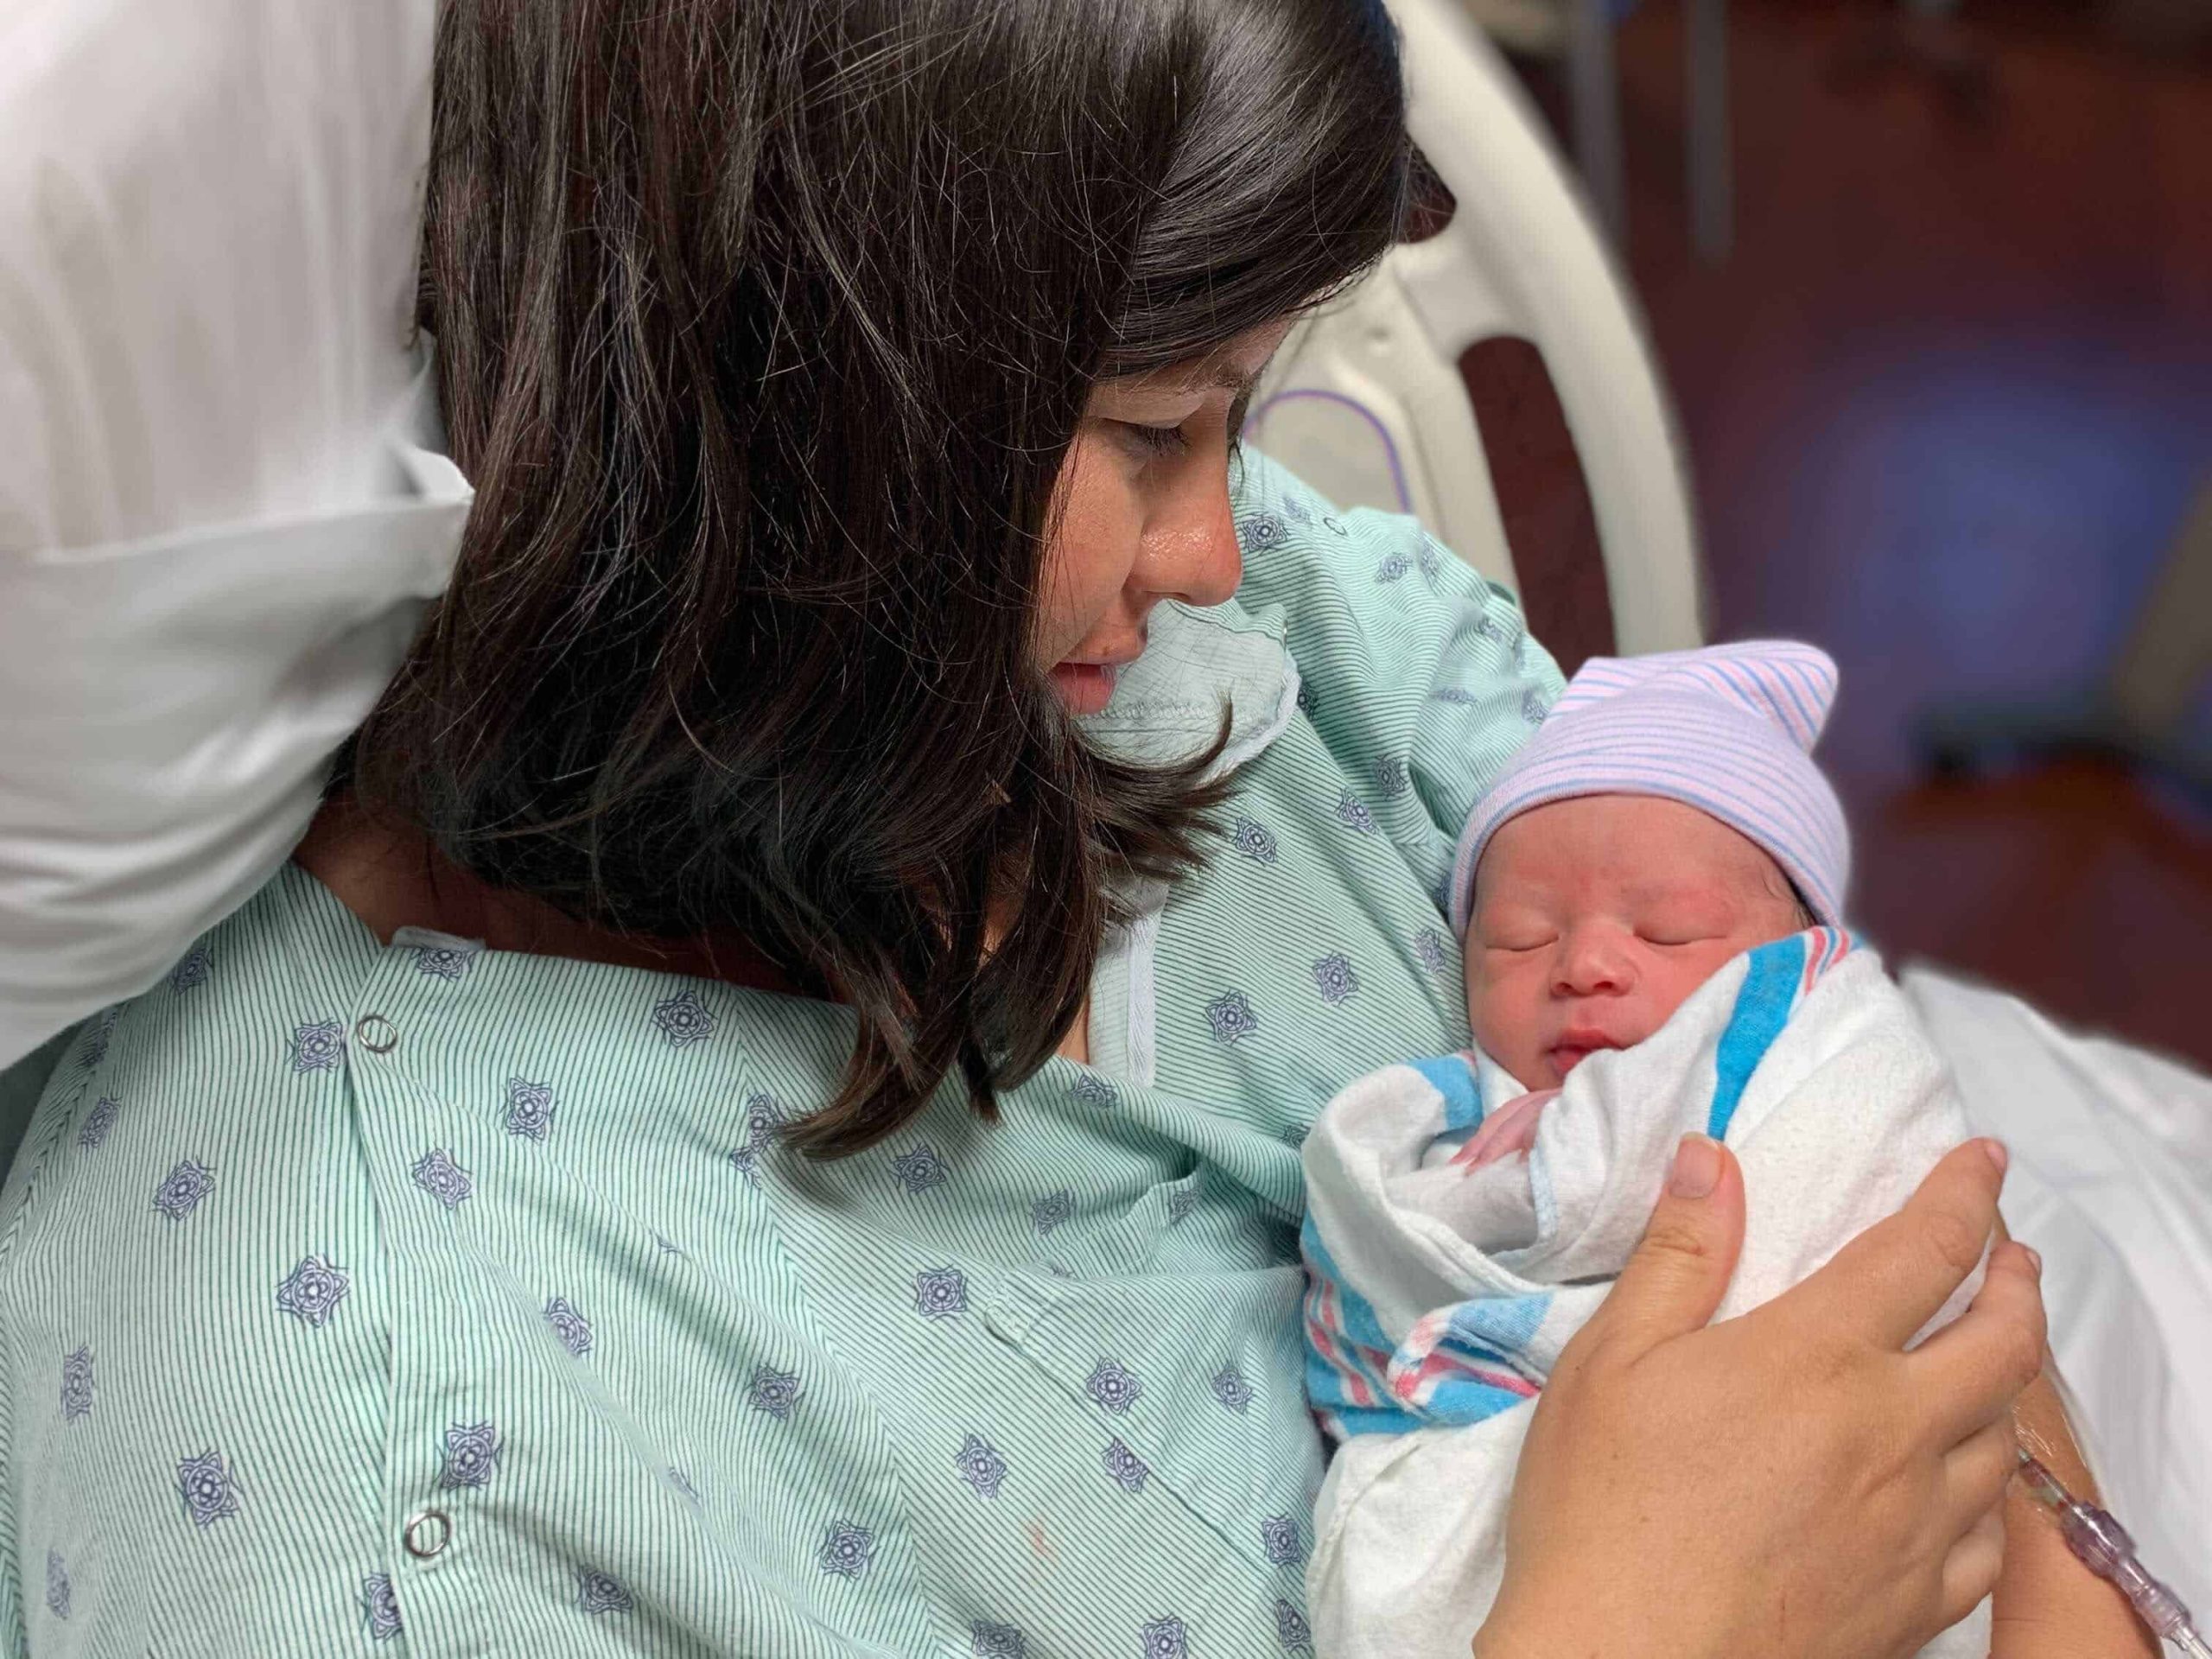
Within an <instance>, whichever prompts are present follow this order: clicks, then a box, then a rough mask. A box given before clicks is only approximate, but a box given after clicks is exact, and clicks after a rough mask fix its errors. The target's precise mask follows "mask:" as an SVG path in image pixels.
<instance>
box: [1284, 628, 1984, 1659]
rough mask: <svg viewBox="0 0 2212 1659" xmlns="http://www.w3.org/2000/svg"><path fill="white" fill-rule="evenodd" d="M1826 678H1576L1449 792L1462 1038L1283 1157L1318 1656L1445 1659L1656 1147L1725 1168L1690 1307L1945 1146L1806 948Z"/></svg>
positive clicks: (1792, 1278) (1671, 667) (1885, 1039)
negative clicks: (1463, 806)
mask: <svg viewBox="0 0 2212 1659" xmlns="http://www.w3.org/2000/svg"><path fill="white" fill-rule="evenodd" d="M1835 681H1836V676H1835V667H1834V664H1833V663H1832V662H1830V661H1829V660H1828V658H1827V656H1826V655H1824V654H1823V653H1822V652H1819V651H1816V650H1814V649H1813V648H1812V647H1810V646H1806V645H1788V644H1773V643H1763V644H1754V645H1732V646H1721V647H1714V648H1712V649H1708V650H1705V651H1698V652H1675V653H1670V654H1668V655H1664V656H1657V657H1649V658H1636V659H1620V660H1612V659H1604V658H1600V659H1597V660H1594V661H1592V662H1591V663H1590V664H1586V666H1585V667H1584V668H1583V670H1582V671H1580V673H1578V674H1577V675H1576V676H1575V677H1574V679H1573V682H1572V683H1570V684H1569V686H1568V687H1567V692H1566V694H1565V696H1562V697H1561V698H1560V702H1559V703H1558V705H1557V706H1556V707H1555V708H1554V709H1553V711H1552V713H1551V715H1550V716H1549V718H1548V719H1547V721H1545V723H1544V725H1543V727H1542V728H1541V730H1540V731H1539V732H1538V734H1536V736H1535V738H1533V739H1532V740H1531V741H1530V742H1529V745H1528V747H1526V748H1524V749H1523V750H1522V753H1520V754H1519V755H1518V756H1516V759H1515V760H1514V761H1513V762H1512V764H1511V765H1510V766H1509V768H1508V769H1507V771H1506V772H1505V773H1504V775H1503V776H1502V777H1501V778H1500V779H1499V780H1498V781H1497V784H1496V785H1494V786H1493V787H1492V788H1491V791H1490V792H1489V793H1488V794H1487V795H1486V796H1485V797H1484V798H1483V799H1482V801H1480V802H1479V803H1478V804H1477V806H1476V809H1475V811H1474V813H1473V816H1472V817H1471V820H1470V821H1469V823H1468V824H1467V827H1466V830H1465V834H1464V835H1463V836H1462V837H1461V839H1460V844H1459V858H1458V861H1457V864H1456V867H1455V869H1454V872H1453V875H1452V887H1451V891H1450V894H1449V898H1450V905H1451V914H1452V925H1453V927H1454V929H1455V931H1459V933H1460V934H1461V937H1462V938H1463V941H1464V944H1465V956H1466V972H1467V1011H1468V1020H1469V1024H1470V1026H1471V1028H1472V1030H1473V1032H1474V1035H1475V1039H1476V1044H1477V1046H1476V1047H1475V1049H1473V1050H1472V1051H1471V1052H1468V1053H1465V1054H1459V1055H1448V1056H1445V1057H1442V1058H1436V1059H1423V1060H1415V1061H1413V1062H1411V1063H1409V1064H1408V1065H1396V1066H1390V1067H1387V1068H1385V1069H1384V1070H1383V1071H1379V1072H1376V1073H1373V1074H1371V1075H1370V1076H1369V1077H1363V1078H1362V1079H1360V1080H1359V1081H1358V1082H1357V1083H1355V1084H1352V1085H1351V1087H1350V1088H1348V1089H1346V1090H1344V1092H1343V1093H1342V1094H1340V1095H1338V1096H1337V1097H1336V1099H1334V1100H1333V1101H1332V1102H1331V1103H1330V1104H1329V1105H1328V1107H1327V1108H1326V1109H1325V1110H1324V1111H1323V1113H1322V1115H1321V1117H1320V1119H1319V1122H1317V1123H1316V1125H1315V1127H1314V1129H1313V1134H1312V1135H1311V1136H1310V1137H1309V1138H1308V1140H1307V1142H1306V1154H1305V1155H1306V1174H1307V1182H1308V1213H1307V1221H1306V1230H1305V1235H1304V1242H1305V1247H1306V1265H1307V1268H1308V1273H1309V1287H1308V1291H1307V1296H1306V1336H1307V1344H1308V1359H1309V1363H1308V1365H1307V1368H1306V1370H1307V1382H1308V1387H1309V1390H1310V1393H1311V1395H1312V1398H1313V1406H1314V1408H1315V1409H1316V1411H1317V1412H1318V1413H1319V1415H1320V1417H1321V1420H1322V1422H1323V1424H1324V1426H1325V1427H1326V1428H1327V1429H1328V1431H1329V1432H1330V1433H1331V1435H1332V1438H1334V1439H1337V1440H1340V1441H1341V1442H1342V1444H1341V1445H1340V1446H1339V1447H1338V1451H1337V1452H1336V1455H1335V1457H1334V1459H1333V1460H1332V1464H1331V1466H1330V1470H1329V1475H1328V1478H1327V1481H1326V1482H1325V1484H1324V1486H1323V1488H1322V1491H1321V1495H1320V1497H1319V1503H1318V1505H1317V1513H1316V1517H1315V1535H1316V1536H1315V1548H1314V1551H1313V1558H1312V1560H1311V1564H1310V1566H1309V1569H1308V1585H1307V1589H1308V1593H1309V1597H1310V1599H1311V1601H1312V1605H1313V1624H1314V1635H1315V1638H1316V1643H1317V1649H1318V1650H1319V1651H1320V1652H1322V1653H1325V1654H1329V1655H1332V1656H1335V1655H1344V1656H1351V1655H1361V1654H1376V1655H1383V1654H1389V1655H1408V1654H1430V1653H1435V1654H1446V1653H1465V1652H1466V1651H1467V1650H1468V1648H1469V1644H1470V1643H1471V1639H1472V1637H1473V1633H1474V1631H1475V1629H1476V1627H1477V1626H1478V1624H1480V1623H1481V1622H1482V1619H1483V1618H1484V1615H1485V1614H1486V1613H1487V1611H1489V1608H1490V1605H1491V1599H1493V1597H1494V1596H1495V1594H1496V1592H1497V1584H1498V1580H1499V1577H1500V1573H1501V1570H1502V1566H1503V1548H1504V1527H1505V1515H1506V1507H1507V1502H1508V1499H1509V1497H1510V1493H1511V1490H1512V1482H1513V1470H1514V1464H1515V1460H1516V1458H1517V1456H1518V1453H1519V1449H1520V1444H1521V1438H1522V1435H1523V1434H1524V1433H1526V1431H1527V1427H1528V1422H1529V1408H1530V1407H1531V1405H1532V1403H1533V1400H1534V1396H1535V1395H1536V1393H1537V1392H1538V1390H1539V1389H1541V1386H1542V1384H1543V1383H1544V1380H1545V1378H1546V1377H1547V1376H1548V1375H1549V1372H1550V1369H1551V1366H1552V1363H1553V1362H1554V1360H1555V1359H1556V1358H1557V1357H1558V1354H1559V1351H1560V1348H1561V1347H1562V1346H1563V1345H1564V1344H1565V1343H1566V1341H1567V1338H1569V1337H1571V1336H1572V1335H1573V1333H1574V1332H1575V1331H1576V1330H1577V1329H1579V1328H1580V1325H1581V1324H1582V1323H1583V1321H1584V1320H1585V1319H1587V1318H1588V1317H1589V1315H1590V1313H1592V1311H1594V1310H1595V1308H1596V1306H1598V1303H1599V1301H1600V1300H1603V1298H1604V1296H1605V1291H1606V1289H1607V1287H1608V1286H1609V1285H1610V1283H1611V1280H1612V1278H1613V1277H1614V1276H1615V1275H1617V1274H1618V1273H1619V1272H1620V1270H1621V1268H1622V1267H1623V1266H1624V1264H1625V1262H1626V1261H1627V1259H1628V1256H1629V1255H1630V1251H1631V1250H1632V1249H1634V1248H1635V1245H1636V1243H1637V1239H1638V1238H1639V1236H1641V1234H1642V1231H1643V1224H1644V1222H1645V1220H1646V1219H1647V1218H1648V1217H1649V1214H1650V1210H1651V1205H1652V1203H1653V1200H1654V1199H1655V1198H1656V1196H1657V1192H1658V1189H1659V1185H1660V1183H1661V1181H1662V1179H1663V1176H1664V1173H1665V1170H1666V1168H1667V1166H1668V1164H1669V1160H1670V1159H1671V1157H1672V1154H1673V1152H1674V1148H1675V1143H1676V1141H1678V1140H1679V1139H1680V1138H1681V1135H1683V1134H1685V1133H1688V1132H1690V1131H1697V1132H1700V1133H1705V1134H1709V1135H1713V1136H1715V1137H1717V1138H1719V1139H1723V1140H1725V1141H1727V1142H1728V1144H1729V1145H1730V1146H1731V1147H1733V1148H1734V1149H1735V1151H1736V1154H1737V1156H1738V1159H1739V1160H1741V1162H1742V1165H1743V1167H1744V1175H1745V1188H1746V1190H1747V1194H1748V1201H1749V1221H1748V1226H1747V1230H1746V1235H1745V1245H1744V1252H1743V1257H1742V1260H1741V1262H1740V1264H1739V1266H1738V1268H1737V1271H1736V1275H1735V1278H1734V1279H1733V1281H1732V1282H1731V1285H1730V1287H1729V1291H1728V1294H1727V1297H1726V1300H1724V1301H1723V1303H1722V1304H1721V1306H1720V1310H1719V1313H1718V1314H1717V1315H1716V1316H1715V1317H1716V1318H1719V1319H1726V1318H1728V1317H1729V1316H1731V1315H1732V1314H1735V1313H1741V1312H1743V1311H1744V1310H1745V1309H1746V1308H1748V1307H1751V1306H1755V1305H1757V1304H1758V1303H1759V1302H1762V1301H1764V1300H1767V1299H1768V1298H1770V1297H1771V1296H1774V1295H1776V1294H1778V1293H1779V1292H1781V1291H1782V1290H1783V1289H1785V1288H1786V1287H1789V1285H1791V1284H1793V1283H1795V1282H1796V1281H1798V1280H1800V1279H1802V1278H1803V1277H1804V1276H1805V1275H1806V1274H1808V1273H1810V1272H1812V1271H1813V1270H1814V1269H1815V1268H1817V1267H1819V1266H1820V1265H1821V1263H1822V1262H1825V1261H1826V1260H1827V1258H1828V1256H1830V1255H1833V1254H1834V1252H1835V1251H1836V1250H1837V1249H1840V1247H1841V1246H1842V1245H1843V1244H1844V1243H1846V1242H1847V1241H1848V1240H1849V1239H1850V1238H1851V1237H1852V1236H1853V1235H1854V1234H1856V1233H1857V1232H1859V1230H1861V1229H1863V1228H1865V1227H1866V1226H1868V1225H1870V1224H1872V1223H1873V1222H1875V1221H1877V1220H1878V1219H1879V1218H1880V1217H1883V1216H1885V1215H1887V1214H1889V1213H1891V1211H1894V1210H1896V1209H1897V1206H1898V1205H1901V1204H1902V1203H1903V1202H1904V1199H1905V1198H1906V1197H1907V1196H1909V1195H1910V1192H1912V1190H1913V1189H1914V1187H1915V1186H1916V1185H1918V1183H1919V1181H1920V1179H1921V1178H1922V1176H1923V1175H1924V1174H1925V1173H1927V1172H1928V1170H1929V1168H1931V1167H1932V1166H1934V1165H1935V1163H1936V1160H1938V1159H1939V1158H1941V1157H1942V1154H1944V1153H1945V1152H1946V1151H1948V1149H1949V1148H1950V1147H1953V1146H1955V1145H1956V1144H1957V1143H1958V1142H1960V1141H1963V1140H1965V1139H1966V1138H1967V1135H1968V1134H1969V1130H1968V1128H1967V1123H1966V1120H1965V1116H1964V1114H1963V1112H1962V1110H1961V1108H1960V1106H1959V1103H1958V1101H1957V1097H1956V1096H1955V1092H1954V1091H1953V1090H1952V1089H1951V1087H1950V1085H1949V1084H1948V1079H1947V1077H1945V1074H1944V1072H1943V1069H1942V1064H1941V1062H1940V1061H1939V1060H1938V1058H1936V1054H1935V1052H1934V1051H1933V1049H1932V1048H1930V1046H1929V1044H1928V1042H1927V1040H1926V1039H1925V1038H1924V1037H1923V1035H1922V1033H1921V1032H1920V1030H1919V1028H1918V1027H1917V1025H1916V1022H1915V1020H1914V1018H1913V1016H1912V1014H1911V1013H1910V1008H1909V1007H1908V1006H1907V1005H1906V1003H1905V1002H1904V998H1903V996H1902V995H1901V994H1900V993H1899V992H1898V991H1897V988H1895V987H1894V986H1893V985H1891V982H1890V981H1889V979H1888V978H1887V977H1886V976H1885V975H1884V973H1883V972H1882V969H1881V967H1880V964H1879V963H1878V961H1877V960H1876V958H1875V957H1874V955H1873V953H1872V951H1870V950H1866V949H1865V948H1863V947H1861V946H1859V945H1858V944H1855V943H1854V942H1853V940H1852V939H1851V938H1850V937H1849V936H1848V935H1847V933H1845V932H1844V931H1842V927H1841V902H1842V894H1843V890H1844V887H1845V884H1846V880H1847V875H1848V871H1849V860H1850V841H1849V836H1848V834H1847V830H1846V828H1845V825H1844V820H1843V814H1842V810H1841V809H1840V807H1839V805H1838V804H1837V803H1836V799H1835V796H1834V791H1832V790H1831V789H1830V788H1829V786H1828V784H1827V779H1825V778H1823V777H1822V776H1821V772H1820V771H1819V770H1818V768H1817V767H1815V766H1814V765H1813V763H1812V760H1811V759H1810V752H1811V749H1812V747H1813V745H1814V743H1815V741H1816V740H1817V738H1818V736H1819V734H1820V731H1821V726H1822V725H1823V724H1824V723H1825V721H1826V719H1827V709H1828V705H1829V703H1830V702H1831V701H1832V699H1833V697H1834V690H1835ZM1979 1281H1980V1275H1979V1274H1976V1275H1975V1276H1974V1278H1973V1279H1972V1280H1970V1281H1968V1283H1967V1286H1966V1287H1962V1288H1961V1291H1960V1293H1959V1294H1958V1295H1957V1296H1956V1297H1955V1298H1954V1299H1953V1300H1952V1302H1951V1304H1950V1305H1949V1306H1947V1307H1946V1308H1945V1309H1944V1310H1943V1312H1942V1313H1941V1314H1939V1315H1938V1316H1937V1319H1936V1321H1934V1322H1933V1323H1934V1324H1941V1323H1942V1322H1944V1321H1946V1320H1948V1319H1950V1318H1952V1317H1955V1314H1956V1313H1958V1312H1959V1311H1961V1310H1962V1309H1963V1308H1964V1306H1965V1305H1966V1303H1967V1300H1969V1299H1970V1297H1971V1295H1972V1292H1973V1290H1974V1287H1976V1286H1977V1285H1978V1284H1979ZM1931 1328H1933V1325H1931ZM1923 1334H1924V1333H1923ZM1684 1523H1685V1524H1686V1525H1689V1524H1694V1517H1691V1516H1685V1517H1684ZM1989 1628H1990V1627H1989V1614H1988V1607H1987V1605H1986V1603H1985V1604H1984V1605H1983V1606H1982V1607H1981V1608H1980V1610H1978V1611H1977V1612H1976V1613H1975V1614H1974V1616H1973V1617H1972V1618H1969V1619H1968V1620H1967V1621H1966V1623H1965V1624H1961V1625H1959V1626H1956V1627H1955V1628H1954V1629H1953V1630H1948V1631H1946V1632H1945V1633H1944V1634H1943V1636H1942V1637H1940V1638H1939V1639H1938V1641H1937V1642H1936V1643H1934V1644H1933V1645H1931V1646H1930V1647H1929V1649H1926V1650H1925V1651H1926V1652H1927V1653H1929V1654H1937V1655H1942V1656H1947V1659H1948V1656H1952V1655H1961V1656H1963V1655H1974V1656H1980V1655H1985V1654H1986V1653H1987V1652H1988V1650H1989Z"/></svg>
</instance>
